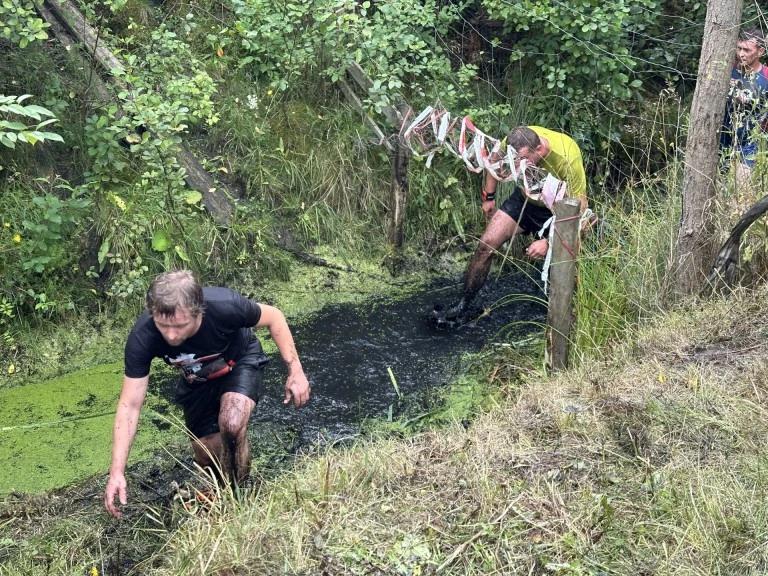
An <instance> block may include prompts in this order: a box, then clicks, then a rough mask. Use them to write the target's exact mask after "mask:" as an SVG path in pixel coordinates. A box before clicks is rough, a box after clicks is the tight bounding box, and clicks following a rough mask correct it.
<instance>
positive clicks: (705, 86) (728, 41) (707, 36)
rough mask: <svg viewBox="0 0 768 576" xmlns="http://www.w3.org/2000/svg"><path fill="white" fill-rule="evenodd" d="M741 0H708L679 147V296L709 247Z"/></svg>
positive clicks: (698, 279)
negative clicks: (684, 131) (684, 137)
mask: <svg viewBox="0 0 768 576" xmlns="http://www.w3.org/2000/svg"><path fill="white" fill-rule="evenodd" d="M743 5H744V1H743V0H708V3H707V17H706V23H705V25H704V40H703V42H702V46H701V59H700V60H699V72H698V80H697V82H696V90H695V91H694V94H693V104H692V105H691V119H690V124H689V128H688V139H687V142H686V151H685V172H684V175H683V213H682V217H681V220H680V229H679V230H678V233H677V243H676V246H675V254H674V256H673V257H672V261H671V262H670V270H669V272H670V273H671V276H672V278H673V283H674V286H675V288H676V294H677V295H679V296H689V295H692V294H695V293H697V292H698V291H699V288H700V287H701V283H702V282H703V281H704V280H705V279H706V277H707V271H708V269H709V267H710V266H711V264H712V257H713V255H714V251H715V247H716V244H715V240H716V239H715V237H714V231H715V214H714V206H713V200H714V198H715V181H716V178H717V164H718V150H717V148H718V136H719V133H720V128H721V126H722V123H723V115H724V111H725V101H726V98H727V94H728V83H729V77H730V72H731V67H732V65H733V57H734V54H735V50H736V42H737V40H738V34H739V23H740V21H741V13H742V8H743Z"/></svg>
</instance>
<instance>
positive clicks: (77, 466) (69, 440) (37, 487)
mask: <svg viewBox="0 0 768 576" xmlns="http://www.w3.org/2000/svg"><path fill="white" fill-rule="evenodd" d="M122 379H123V365H122V363H115V364H106V365H101V366H95V367H93V368H89V369H87V370H81V371H79V372H73V373H72V374H68V375H66V376H64V377H61V378H57V379H55V380H49V381H47V382H41V383H39V384H31V385H28V386H20V387H17V388H11V389H7V390H2V391H0V460H1V461H2V462H4V463H5V465H6V467H7V468H6V469H7V470H9V471H11V470H12V471H13V472H12V473H9V474H2V475H0V495H2V494H8V493H10V492H12V491H22V490H23V491H24V492H29V493H36V492H43V491H46V490H50V489H53V488H58V487H61V486H65V485H67V484H70V483H72V482H74V481H76V480H79V479H81V478H84V477H86V476H89V475H91V474H97V473H105V472H106V471H107V470H108V468H109V461H110V454H111V449H112V448H111V446H112V423H113V420H114V412H115V407H116V406H117V400H118V398H119V396H120V388H121V385H122ZM145 408H148V409H149V410H146V409H145V410H144V411H143V413H142V422H141V423H140V425H139V432H138V434H137V435H136V440H135V443H134V447H133V450H132V452H131V461H139V460H142V459H145V458H147V457H149V456H150V455H151V454H152V453H153V452H154V451H156V450H157V449H158V448H159V447H160V446H162V445H164V444H167V443H168V441H169V440H170V439H171V437H173V438H176V437H178V438H179V439H181V438H182V437H183V434H182V433H181V432H180V431H178V430H177V429H176V428H175V427H170V426H168V425H167V424H165V423H164V422H160V421H159V420H157V419H154V420H153V418H152V416H151V414H154V413H156V412H165V411H167V409H168V404H167V403H166V402H165V401H164V400H162V399H160V398H158V397H157V396H154V395H153V394H152V393H149V394H148V395H147V401H146V403H145ZM163 429H166V430H163Z"/></svg>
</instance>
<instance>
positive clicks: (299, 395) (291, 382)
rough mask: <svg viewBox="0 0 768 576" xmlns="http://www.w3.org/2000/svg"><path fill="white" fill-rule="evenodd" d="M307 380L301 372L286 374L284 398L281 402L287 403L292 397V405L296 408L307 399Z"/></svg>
mask: <svg viewBox="0 0 768 576" xmlns="http://www.w3.org/2000/svg"><path fill="white" fill-rule="evenodd" d="M309 391H310V388H309V382H308V381H307V377H306V376H305V375H304V372H302V373H301V374H300V375H297V376H288V379H287V380H286V381H285V399H284V400H283V404H288V403H290V401H291V398H293V407H294V408H295V409H296V410H298V409H299V408H301V407H302V406H304V404H306V403H307V402H308V401H309Z"/></svg>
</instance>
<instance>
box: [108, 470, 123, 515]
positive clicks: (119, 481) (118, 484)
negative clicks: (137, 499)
mask: <svg viewBox="0 0 768 576" xmlns="http://www.w3.org/2000/svg"><path fill="white" fill-rule="evenodd" d="M126 487H127V483H126V481H125V476H124V475H123V474H115V475H112V474H110V475H109V480H108V481H107V487H106V489H105V490H104V506H105V507H106V509H107V512H109V513H110V514H111V515H112V516H114V517H115V518H118V519H119V518H120V516H121V515H122V514H123V513H122V512H121V511H120V509H119V508H118V507H117V506H115V496H117V497H118V498H119V500H120V504H121V505H122V506H125V505H126V504H127V503H128V497H127V496H126Z"/></svg>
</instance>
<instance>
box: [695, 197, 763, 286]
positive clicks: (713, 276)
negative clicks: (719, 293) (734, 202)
mask: <svg viewBox="0 0 768 576" xmlns="http://www.w3.org/2000/svg"><path fill="white" fill-rule="evenodd" d="M766 212H768V195H766V196H763V197H762V198H760V200H758V201H757V202H755V203H754V204H753V205H752V207H751V208H750V209H749V210H747V211H746V212H744V214H742V215H741V218H740V219H739V221H738V222H737V223H736V225H735V226H734V227H733V229H732V230H731V235H730V236H728V239H727V240H726V241H725V243H724V244H723V246H722V248H720V250H719V251H718V253H717V256H716V257H715V263H714V265H713V266H712V272H710V273H709V275H708V276H707V279H706V281H705V283H704V287H703V288H702V290H701V291H702V294H704V293H708V292H710V291H712V290H714V289H715V288H716V287H717V285H718V284H719V283H721V282H722V283H723V284H725V286H726V287H730V286H733V284H734V283H735V281H736V278H737V273H738V272H739V265H740V255H739V247H740V245H741V237H742V236H743V235H744V233H745V232H746V231H747V229H748V228H749V227H750V226H751V225H752V224H753V223H754V222H755V221H756V220H757V219H758V218H760V216H762V215H763V214H765V213H766Z"/></svg>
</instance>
